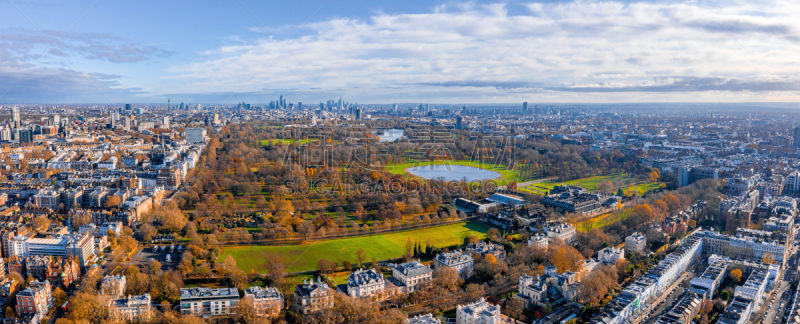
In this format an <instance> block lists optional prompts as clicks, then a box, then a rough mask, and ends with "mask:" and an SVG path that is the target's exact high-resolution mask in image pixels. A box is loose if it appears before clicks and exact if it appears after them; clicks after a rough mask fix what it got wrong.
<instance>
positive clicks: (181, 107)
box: [180, 102, 183, 110]
mask: <svg viewBox="0 0 800 324" xmlns="http://www.w3.org/2000/svg"><path fill="white" fill-rule="evenodd" d="M180 110H183V103H182V102H181V108H180Z"/></svg>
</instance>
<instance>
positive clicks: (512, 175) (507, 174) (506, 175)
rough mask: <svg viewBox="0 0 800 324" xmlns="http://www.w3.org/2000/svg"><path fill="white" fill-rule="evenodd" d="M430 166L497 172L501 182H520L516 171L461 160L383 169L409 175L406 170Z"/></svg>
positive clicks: (388, 166)
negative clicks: (449, 166) (455, 166)
mask: <svg viewBox="0 0 800 324" xmlns="http://www.w3.org/2000/svg"><path fill="white" fill-rule="evenodd" d="M431 164H436V165H447V164H449V165H463V166H471V167H476V168H480V169H485V170H490V171H494V172H497V173H499V174H501V175H502V176H503V180H515V181H520V178H519V174H518V173H517V171H514V170H509V169H506V167H505V166H503V165H500V164H497V165H495V164H494V163H478V162H473V161H467V160H461V161H424V162H419V163H416V162H410V163H398V164H389V165H386V166H385V167H384V169H386V170H387V171H389V172H390V173H392V174H409V173H406V169H408V168H412V167H415V166H428V165H431ZM409 175H410V174H409Z"/></svg>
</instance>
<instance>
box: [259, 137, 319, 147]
mask: <svg viewBox="0 0 800 324" xmlns="http://www.w3.org/2000/svg"><path fill="white" fill-rule="evenodd" d="M316 141H318V139H316V138H304V139H298V138H278V139H265V140H261V145H262V146H265V145H268V144H270V143H272V145H276V144H278V143H281V144H284V145H287V144H294V143H300V145H303V144H308V143H309V142H316Z"/></svg>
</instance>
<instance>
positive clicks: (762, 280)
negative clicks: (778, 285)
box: [733, 269, 769, 307]
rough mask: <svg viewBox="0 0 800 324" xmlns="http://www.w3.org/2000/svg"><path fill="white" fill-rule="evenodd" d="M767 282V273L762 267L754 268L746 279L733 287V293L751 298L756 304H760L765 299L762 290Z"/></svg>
mask: <svg viewBox="0 0 800 324" xmlns="http://www.w3.org/2000/svg"><path fill="white" fill-rule="evenodd" d="M768 282H769V274H768V273H767V271H765V270H763V269H754V270H753V272H751V273H750V276H749V277H747V281H745V283H744V284H743V285H741V286H737V287H736V288H735V289H734V293H733V295H734V296H736V297H742V298H744V299H748V300H752V301H753V303H754V304H755V305H756V306H759V307H760V306H761V305H763V303H764V302H765V301H766V299H765V297H766V296H765V295H764V292H765V291H766V289H767V283H768Z"/></svg>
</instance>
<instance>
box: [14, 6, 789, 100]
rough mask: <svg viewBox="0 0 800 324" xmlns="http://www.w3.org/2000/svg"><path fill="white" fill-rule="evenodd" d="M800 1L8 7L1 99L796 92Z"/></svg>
mask: <svg viewBox="0 0 800 324" xmlns="http://www.w3.org/2000/svg"><path fill="white" fill-rule="evenodd" d="M797 17H800V2H798V1H735V0H734V1H730V0H729V1H704V0H696V1H621V2H614V1H574V2H569V1H544V2H527V1H513V0H509V1H504V2H490V1H470V2H461V1H439V0H404V1H375V0H295V1H254V0H241V1H239V0H224V1H218V2H211V1H200V2H198V1H189V0H187V1H177V0H176V1H163V0H160V1H150V0H138V1H109V0H89V1H84V0H69V1H67V0H63V1H59V0H27V1H22V0H14V1H8V0H0V103H6V104H8V103H101V104H105V103H122V102H132V103H161V102H166V100H167V98H172V101H173V102H180V101H184V102H204V103H226V102H227V103H235V102H238V101H242V100H243V101H247V102H253V103H264V102H268V101H269V100H272V99H274V98H275V97H277V96H278V95H281V94H283V95H284V96H286V97H287V99H288V100H289V101H293V102H294V101H303V102H306V103H313V102H319V101H325V100H328V99H334V98H338V97H339V96H342V97H343V98H344V99H345V100H348V101H355V102H359V103H394V102H430V103H437V104H451V105H461V104H470V103H518V102H521V101H528V102H532V103H546V102H547V103H550V102H583V103H590V102H596V103H606V102H797V101H800V79H798V78H800V74H798V72H800V46H798V44H800V19H797Z"/></svg>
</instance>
